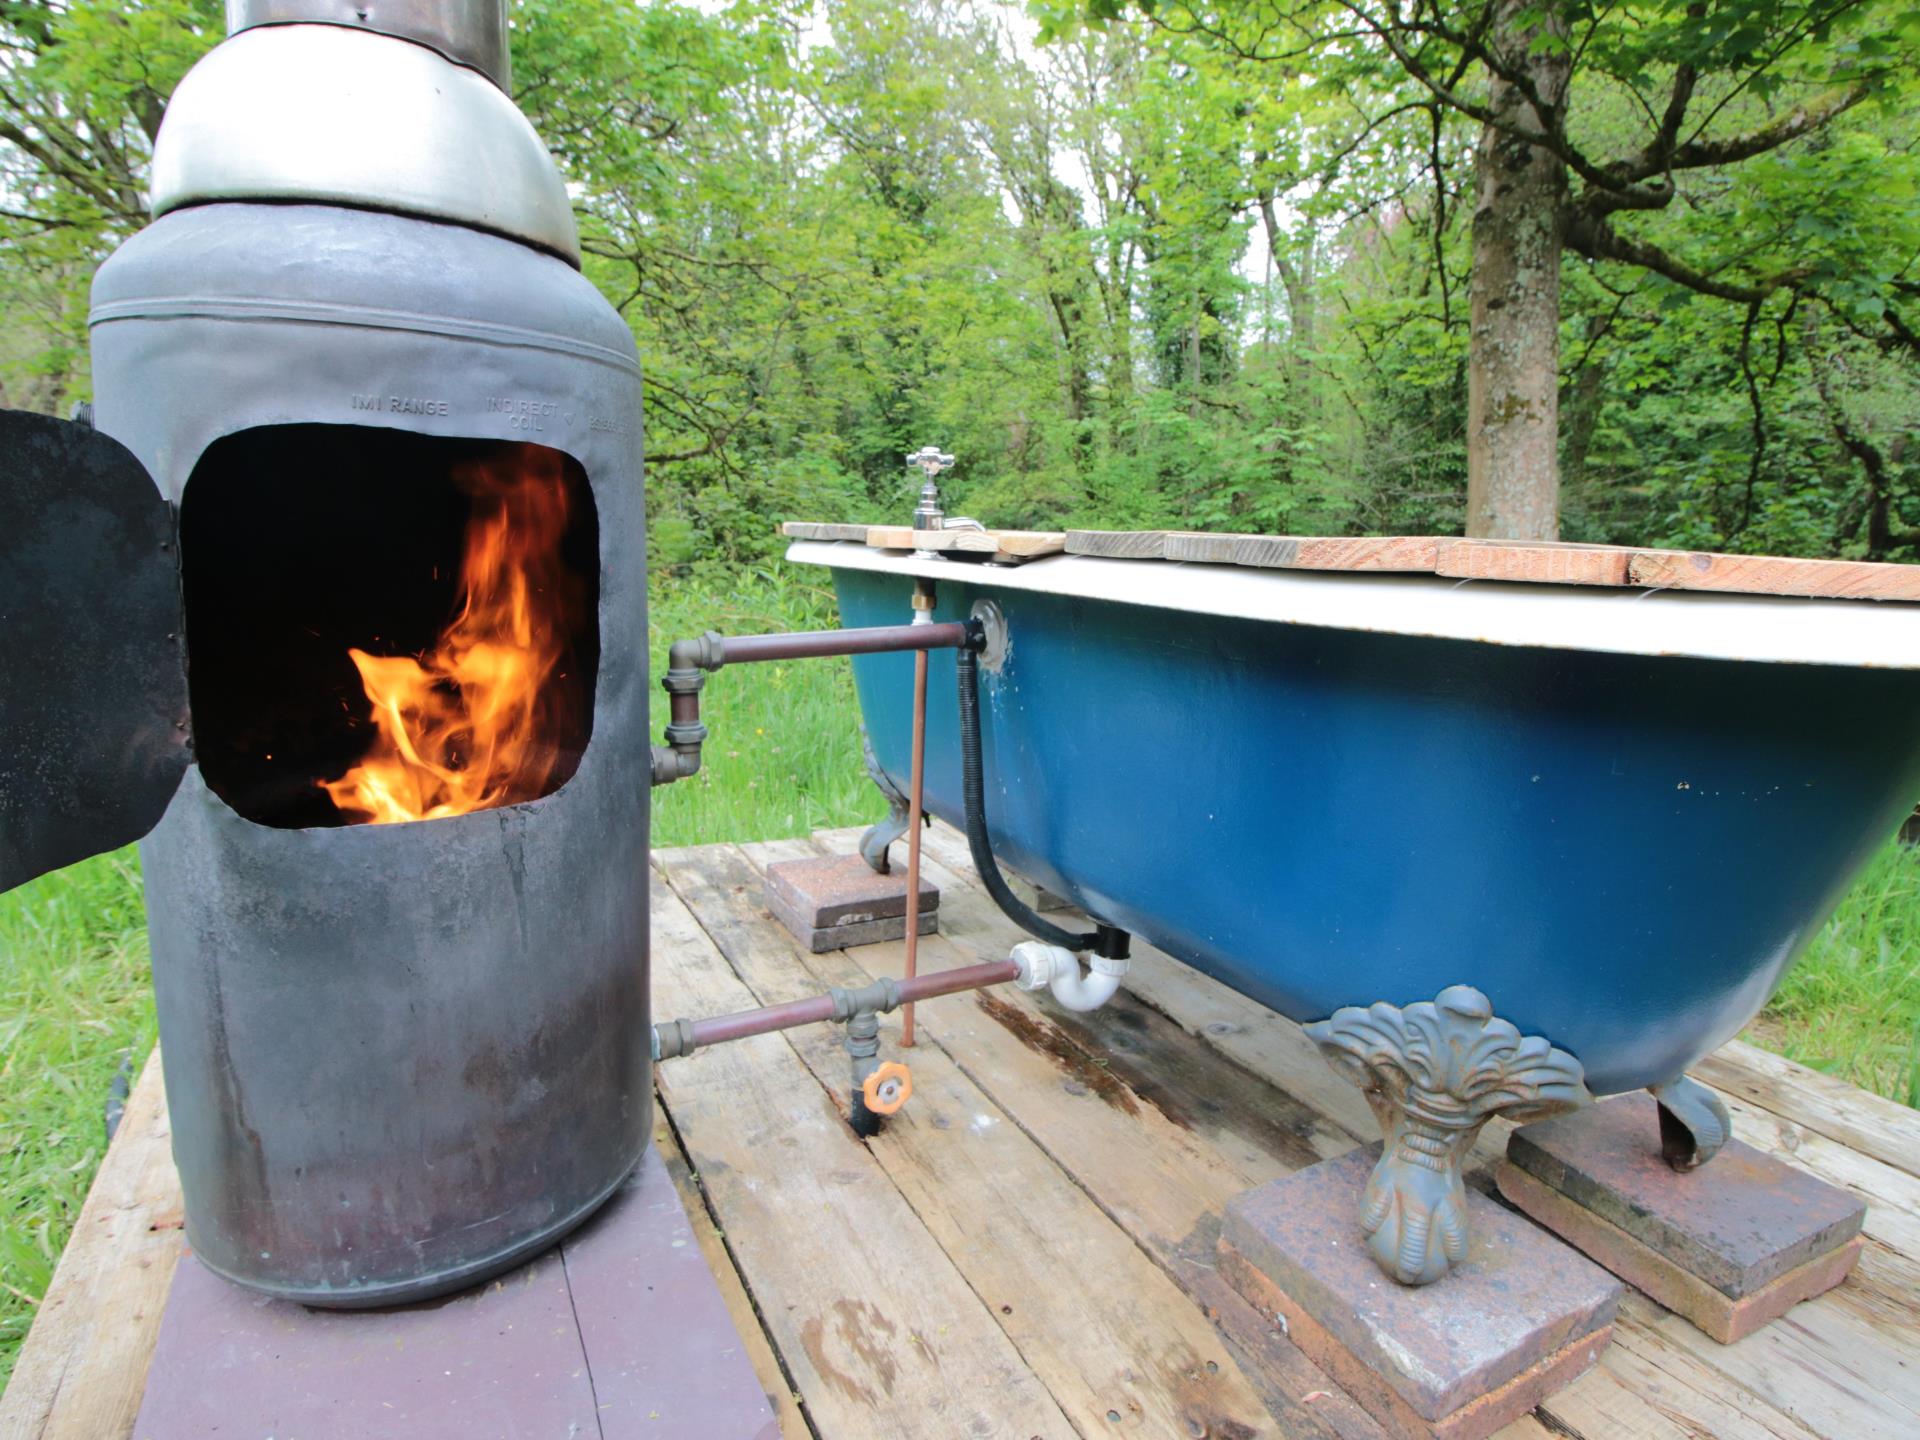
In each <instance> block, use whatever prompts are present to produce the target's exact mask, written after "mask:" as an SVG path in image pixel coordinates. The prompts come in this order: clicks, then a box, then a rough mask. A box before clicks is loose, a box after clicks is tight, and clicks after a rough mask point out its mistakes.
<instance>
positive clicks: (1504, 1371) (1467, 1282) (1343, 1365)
mask: <svg viewBox="0 0 1920 1440" xmlns="http://www.w3.org/2000/svg"><path fill="white" fill-rule="evenodd" d="M1378 1155H1379V1146H1377V1145H1374V1146H1367V1147H1363V1148H1361V1149H1359V1150H1355V1151H1352V1152H1350V1153H1348V1154H1346V1155H1342V1156H1340V1157H1339V1158H1338V1159H1334V1160H1325V1161H1322V1162H1321V1163H1320V1164H1318V1165H1314V1166H1312V1167H1310V1168H1308V1169H1306V1170H1302V1171H1299V1172H1298V1173H1296V1174H1293V1175H1289V1176H1287V1177H1286V1178H1285V1179H1282V1180H1275V1181H1272V1182H1271V1183H1269V1184H1266V1185H1262V1186H1260V1187H1259V1188H1257V1189H1254V1190H1249V1191H1248V1192H1246V1193H1245V1194H1244V1195H1240V1196H1238V1197H1236V1198H1235V1199H1234V1200H1233V1201H1232V1202H1231V1203H1230V1204H1229V1205H1228V1206H1227V1213H1226V1223H1225V1225H1224V1227H1223V1228H1222V1230H1221V1235H1220V1266H1221V1270H1222V1273H1223V1274H1225V1275H1226V1277H1227V1279H1228V1280H1229V1281H1230V1282H1231V1283H1232V1285H1233V1287H1234V1288H1235V1289H1236V1290H1238V1291H1239V1292H1240V1293H1241V1295H1242V1296H1244V1297H1245V1298H1246V1299H1247V1300H1248V1301H1249V1302H1250V1303H1251V1304H1253V1305H1254V1306H1255V1308H1257V1309H1259V1310H1260V1311H1261V1312H1263V1313H1264V1314H1268V1315H1274V1316H1277V1317H1278V1318H1279V1319H1280V1320H1281V1321H1282V1322H1283V1323H1284V1325H1285V1327H1286V1330H1287V1333H1288V1335H1289V1336H1290V1337H1291V1339H1292V1340H1293V1342H1294V1344H1296V1345H1297V1346H1299V1347H1300V1349H1301V1351H1302V1352H1304V1353H1305V1354H1306V1356H1307V1357H1308V1358H1309V1359H1311V1360H1312V1361H1313V1362H1314V1363H1315V1364H1317V1365H1318V1366H1320V1368H1321V1369H1323V1370H1325V1371H1326V1372H1327V1373H1328V1375H1330V1376H1332V1377H1333V1379H1334V1380H1335V1381H1337V1382H1338V1383H1339V1384H1340V1386H1341V1388H1342V1389H1344V1390H1345V1391H1346V1392H1347V1393H1348V1394H1349V1395H1351V1396H1352V1397H1353V1399H1354V1400H1355V1401H1356V1402H1357V1403H1358V1404H1359V1405H1360V1406H1361V1407H1362V1408H1364V1409H1365V1410H1367V1411H1368V1413H1370V1414H1371V1415H1372V1416H1373V1417H1374V1418H1375V1419H1376V1420H1378V1421H1379V1422H1380V1424H1381V1425H1382V1426H1383V1427H1384V1428H1385V1429H1386V1431H1387V1432H1388V1434H1390V1435H1392V1436H1395V1437H1397V1440H1428V1437H1439V1440H1481V1437H1484V1436H1487V1435H1491V1434H1492V1433H1493V1432H1494V1431H1496V1430H1498V1429H1500V1427H1501V1426H1503V1425H1506V1424H1509V1423H1510V1422H1512V1421H1513V1420H1515V1419H1517V1418H1518V1417H1520V1416H1521V1415H1524V1414H1526V1413H1527V1412H1528V1411H1529V1410H1531V1409H1533V1408H1534V1407H1535V1406H1536V1405H1538V1404H1539V1403H1540V1402H1541V1401H1542V1400H1544V1399H1546V1397H1547V1396H1549V1395H1551V1394H1553V1393H1554V1392H1555V1391H1556V1390H1559V1389H1560V1388H1561V1387H1562V1386H1564V1385H1566V1384H1567V1383H1569V1382H1570V1381H1572V1380H1573V1379H1575V1378H1576V1377H1578V1376H1579V1375H1581V1374H1583V1373H1585V1372H1586V1371H1587V1370H1588V1369H1589V1368H1590V1367H1591V1366H1592V1365H1593V1363H1594V1361H1595V1360H1596V1359H1597V1358H1598V1357H1599V1355H1600V1352H1601V1351H1602V1350H1604V1349H1606V1347H1607V1342H1608V1341H1609V1340H1610V1339H1611V1338H1612V1336H1613V1318H1614V1314H1615V1311H1616V1310H1617V1308H1618V1306H1619V1302H1620V1295H1621V1286H1620V1283H1619V1282H1618V1281H1617V1280H1615V1279H1614V1278H1613V1277H1612V1276H1610V1275H1608V1274H1607V1273H1606V1271H1604V1270H1602V1269H1601V1268H1600V1267H1599V1266H1597V1265H1595V1264H1594V1263H1593V1262H1592V1261H1590V1260H1588V1259H1586V1258H1585V1257H1584V1256H1582V1255H1581V1254H1580V1253H1579V1252H1578V1251H1576V1250H1574V1249H1572V1248H1571V1247H1570V1246H1567V1245H1564V1244H1562V1243H1561V1242H1560V1241H1558V1240H1556V1239H1554V1237H1553V1236H1551V1235H1549V1234H1547V1233H1546V1232H1545V1231H1543V1230H1541V1229H1540V1228H1539V1227H1538V1226H1535V1225H1533V1224H1531V1223H1530V1222H1529V1221H1527V1220H1526V1219H1525V1218H1524V1217H1522V1216H1519V1215H1515V1214H1513V1213H1512V1212H1511V1211H1509V1210H1506V1209H1504V1208H1503V1207H1501V1206H1500V1205H1497V1204H1495V1203H1494V1202H1493V1201H1491V1200H1488V1199H1486V1198H1485V1197H1484V1196H1481V1195H1479V1194H1476V1193H1474V1192H1473V1191H1469V1192H1468V1193H1467V1211H1468V1219H1469V1224H1470V1230H1471V1240H1470V1248H1469V1250H1468V1254H1467V1259H1466V1262H1465V1263H1464V1264H1461V1265H1456V1266H1455V1267H1454V1268H1453V1270H1452V1272H1451V1273H1450V1274H1448V1275H1447V1276H1446V1278H1445V1279H1443V1280H1441V1281H1439V1282H1438V1283H1436V1284H1433V1285H1426V1286H1420V1287H1408V1286H1404V1285H1399V1284H1396V1283H1395V1282H1394V1281H1392V1280H1390V1279H1388V1278H1387V1276H1385V1275H1384V1274H1382V1273H1381V1271H1380V1269H1379V1267H1378V1266H1377V1265H1375V1263H1374V1261H1373V1258H1372V1256H1371V1255H1369V1254H1368V1252H1367V1247H1366V1244H1365V1240H1364V1237H1363V1236H1362V1235H1361V1233H1360V1224H1359V1220H1358V1218H1357V1215H1358V1211H1359V1205H1360V1194H1361V1191H1362V1189H1363V1188H1364V1187H1365V1185H1366V1182H1367V1175H1368V1173H1369V1172H1370V1171H1371V1170H1372V1169H1373V1163H1374V1161H1375V1159H1376V1158H1378Z"/></svg>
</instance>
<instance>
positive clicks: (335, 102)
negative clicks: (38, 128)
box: [152, 0, 580, 268]
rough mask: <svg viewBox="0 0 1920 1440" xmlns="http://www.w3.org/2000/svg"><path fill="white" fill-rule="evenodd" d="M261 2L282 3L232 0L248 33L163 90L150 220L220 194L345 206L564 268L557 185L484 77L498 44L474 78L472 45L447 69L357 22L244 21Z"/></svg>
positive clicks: (568, 250)
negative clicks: (420, 221) (501, 245)
mask: <svg viewBox="0 0 1920 1440" xmlns="http://www.w3.org/2000/svg"><path fill="white" fill-rule="evenodd" d="M494 3H495V7H496V8H497V0H494ZM275 7H277V8H282V9H291V8H292V0H233V3H232V7H231V16H232V18H233V19H234V21H235V23H236V24H240V23H244V24H245V25H246V26H247V27H248V28H243V29H241V30H240V31H239V33H237V34H235V35H233V36H232V37H231V38H230V39H228V40H226V41H225V42H223V43H222V44H220V45H218V46H216V47H215V48H214V49H213V50H212V51H211V52H209V53H208V54H207V55H206V56H205V57H204V58H202V60H201V61H200V63H199V64H198V65H196V66H194V67H193V69H192V70H191V71H190V72H188V74H187V76H186V78H185V79H183V80H182V81H181V82H180V84H179V86H178V88H176V89H175V91H174V93H173V98H172V99H171V100H170V101H169V102H168V105H167V117H166V120H165V122H164V123H163V124H162V125H161V127H160V136H159V139H158V140H157V141H156V142H155V144H154V150H153V201H152V208H153V213H154V215H155V216H156V217H158V216H161V215H165V214H166V213H168V212H169V211H172V210H178V209H181V208H182V207H184V206H188V205H197V204H206V203H209V202H213V201H221V200H292V201H311V202H318V203H322V204H336V205H350V206H355V207H358V208H361V209H368V210H386V211H391V212H393V213H396V214H401V215H417V216H421V217H424V218H426V219H430V220H450V221H453V222H455V223H457V224H461V225H471V226H473V227H475V228H476V229H480V230H490V231H493V232H494V233H495V234H499V235H505V236H508V237H510V238H512V239H515V240H521V241H524V242H526V243H527V244H530V245H534V246H537V247H539V248H540V249H542V250H546V251H549V252H551V253H553V254H555V255H558V256H559V257H560V258H562V259H563V260H565V261H567V262H568V263H569V264H571V265H573V266H574V267H575V268H578V267H579V264H580V236H579V232H578V230H577V229H576V228H575V226H574V219H573V206H572V202H571V201H570V200H569V198H568V196H567V187H566V184H565V182H564V181H563V180H562V179H561V178H560V172H559V170H558V169H556V168H555V166H554V163H553V158H552V156H550V155H549V154H548V153H547V148H546V146H545V145H543V144H542V143H541V141H540V137H539V136H538V135H537V134H535V133H534V129H533V126H532V125H531V124H529V123H528V121H527V118H526V116H524V115H522V114H521V113H520V112H519V110H518V109H516V108H515V107H514V103H513V101H512V100H510V99H508V98H507V94H506V92H505V91H504V90H502V89H501V88H500V86H499V85H498V84H496V83H495V78H502V79H503V78H504V76H505V73H506V60H505V53H506V52H505V46H504V43H503V44H502V45H501V46H500V52H499V53H500V58H499V61H498V66H497V76H495V78H489V77H490V76H493V75H494V74H495V72H494V71H489V70H484V69H483V68H476V67H477V66H479V65H480V63H481V58H484V57H481V56H480V52H479V51H475V52H474V53H475V54H476V57H478V58H476V59H475V61H474V62H472V63H460V62H458V61H457V60H455V59H449V58H447V55H446V54H445V53H444V52H442V51H441V49H440V48H439V47H438V46H432V45H430V44H429V43H428V42H426V41H424V40H423V41H420V42H419V43H414V42H413V41H411V40H406V39H396V38H393V36H391V35H388V34H384V33H379V32H377V31H375V30H374V29H373V28H372V26H371V24H369V25H368V26H366V27H350V26H348V25H345V24H335V23H332V22H321V23H314V24H293V23H269V22H267V21H265V20H261V19H257V18H253V19H249V18H248V17H249V16H251V15H253V13H254V12H255V11H256V10H263V9H269V8H275ZM425 8H431V7H425ZM466 8H472V9H475V10H479V9H484V8H486V7H484V6H473V7H466ZM368 13H369V14H370V15H371V14H372V13H373V11H372V10H371V9H369V10H368ZM502 35H503V36H504V31H502Z"/></svg>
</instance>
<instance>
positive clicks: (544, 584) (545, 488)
mask: <svg viewBox="0 0 1920 1440" xmlns="http://www.w3.org/2000/svg"><path fill="white" fill-rule="evenodd" d="M453 480H454V483H455V484H456V485H457V486H459V488H460V489H461V490H462V491H464V492H465V493H466V494H467V495H468V496H469V497H471V499H472V502H473V510H472V516H471V518H470V519H469V521H468V523H467V532H466V549H465V555H464V557H463V559H462V561H461V566H460V590H459V597H460V598H459V605H458V609H457V611H456V613H455V614H454V617H453V619H452V620H450V621H449V622H448V623H447V626H446V628H445V629H444V630H443V631H442V632H441V633H440V638H439V639H438V640H437V641H436V642H435V643H434V645H433V646H432V648H430V649H429V650H427V651H426V653H424V654H423V655H421V656H419V657H418V658H417V659H416V658H415V657H413V656H411V655H371V654H368V653H367V652H366V651H365V650H358V649H349V650H348V652H347V653H348V655H349V656H351V657H352V659H353V663H354V666H355V667H356V668H357V669H358V670H359V672H360V683H361V685H362V687H363V688H364V689H365V691H366V695H367V699H368V700H369V701H370V702H371V703H372V706H373V721H374V725H375V727H376V733H375V735H374V736H373V739H372V741H371V743H370V744H369V745H368V747H367V751H366V754H365V756H364V757H363V758H362V759H361V761H360V763H359V764H357V765H355V766H354V767H353V768H352V769H351V770H348V771H347V772H346V773H345V774H344V775H342V776H340V778H339V779H337V780H323V781H321V782H320V788H321V789H322V790H325V791H326V792H327V794H328V795H329V796H330V797H331V798H332V800H333V803H334V805H335V806H336V807H338V808H339V809H340V810H341V811H342V812H343V813H344V814H345V815H346V816H347V817H348V818H349V823H354V824H371V825H389V824H393V823H396V822H398V821H402V820H438V819H442V818H444V817H446V816H449V815H464V814H466V813H467V812H468V811H470V810H481V809H486V808H488V807H490V806H495V805H512V804H517V803H518V802H520V801H523V800H531V799H533V798H535V797H537V796H539V795H541V794H544V793H545V791H546V789H547V781H548V779H549V778H550V777H551V776H552V774H553V771H554V768H555V766H556V765H557V764H558V763H559V761H560V752H559V750H558V749H557V748H556V745H555V741H556V740H557V739H558V738H559V737H560V736H562V735H565V734H566V733H567V731H568V726H567V724H566V721H567V718H568V717H567V716H566V714H565V713H564V712H565V707H566V706H567V704H568V700H567V697H566V696H565V695H564V694H563V693H562V692H563V691H564V690H565V688H566V687H563V686H555V685H551V684H549V681H550V679H552V678H553V676H554V671H555V669H556V667H558V666H559V664H560V662H561V660H562V658H563V655H564V653H565V651H566V647H567V641H568V637H569V636H570V635H571V633H572V631H573V625H574V622H575V620H576V618H577V614H576V612H577V609H578V605H579V598H580V592H581V589H582V587H581V585H580V582H579V580H578V579H577V577H576V576H574V574H573V573H572V571H571V570H570V569H569V568H568V566H567V564H566V562H565V561H564V560H563V559H562V556H561V550H560V542H561V539H562V537H563V536H564V535H565V534H566V530H567V521H568V511H569V497H568V489H567V483H566V482H567V475H566V472H565V470H564V468H563V460H562V457H561V455H560V454H559V452H558V451H554V450H549V449H547V448H546V447H544V446H539V445H517V446H514V447H512V448H511V450H509V451H508V452H507V453H506V454H505V455H503V456H502V457H501V458H499V459H495V460H488V461H478V462H474V463H471V464H467V465H463V466H460V467H458V468H456V470H455V471H454V475H453Z"/></svg>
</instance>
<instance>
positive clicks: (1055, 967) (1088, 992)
mask: <svg viewBox="0 0 1920 1440" xmlns="http://www.w3.org/2000/svg"><path fill="white" fill-rule="evenodd" d="M1008 958H1009V959H1011V960H1012V961H1013V963H1014V964H1015V965H1017V966H1019V967H1020V973H1019V975H1017V976H1016V977H1015V978H1014V982H1013V983H1014V984H1015V986H1017V987H1018V988H1019V989H1022V990H1047V991H1050V992H1052V995H1053V998H1054V999H1055V1000H1056V1001H1058V1002H1059V1003H1060V1004H1061V1005H1062V1006H1063V1007H1064V1008H1066V1009H1068V1010H1083V1011H1084V1010H1098V1009H1099V1008H1100V1007H1101V1006H1102V1005H1104V1004H1106V1003H1107V1001H1109V1000H1111V999H1112V998H1113V993H1114V991H1116V990H1118V989H1119V988H1120V979H1121V977H1122V976H1124V975H1125V974H1126V973H1127V962H1126V961H1124V960H1109V959H1107V958H1106V957H1105V956H1101V955H1095V956H1093V957H1092V958H1091V959H1090V960H1089V961H1088V962H1087V963H1088V964H1089V966H1090V967H1091V969H1092V973H1091V974H1086V973H1083V972H1082V971H1081V969H1080V957H1079V956H1077V955H1075V954H1074V953H1073V952H1072V951H1071V950H1063V949H1062V948H1061V947H1060V946H1058V945H1049V944H1047V943H1046V942H1045V941H1043V940H1023V941H1022V942H1021V943H1020V944H1018V945H1016V946H1014V947H1013V954H1012V955H1011V956H1009V957H1008Z"/></svg>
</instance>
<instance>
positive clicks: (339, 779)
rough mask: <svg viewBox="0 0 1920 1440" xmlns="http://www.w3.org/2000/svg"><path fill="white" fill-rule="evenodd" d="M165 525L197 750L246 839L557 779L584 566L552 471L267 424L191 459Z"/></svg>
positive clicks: (589, 542) (585, 723)
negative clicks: (179, 582)
mask: <svg viewBox="0 0 1920 1440" xmlns="http://www.w3.org/2000/svg"><path fill="white" fill-rule="evenodd" d="M180 528H181V550H182V557H181V558H182V569H183V578H184V584H185V591H186V605H187V652H188V656H189V675H188V683H189V686H190V689H191V692H192V703H193V713H194V731H195V735H194V739H195V748H196V754H197V758H198V760H199V762H200V768H201V772H202V774H203V775H204V776H205V777H206V781H207V784H208V785H209V786H210V787H211V788H212V789H213V791H214V793H216V794H217V795H219V796H220V797H221V798H222V799H223V800H225V801H226V802H227V803H228V804H229V805H231V806H232V807H233V808H234V809H235V810H236V811H238V812H239V813H240V814H242V815H244V816H246V817H247V818H248V819H251V820H255V821H258V822H260V823H263V824H267V825H274V826H283V827H296V826H297V827H304V826H315V825H355V824H388V823H393V822H398V821H404V820H435V819H442V818H445V817H447V816H452V815H462V814H466V813H468V812H469V811H473V810H484V809H489V808H492V807H496V806H501V805H514V804H519V803H521V802H523V801H527V800H533V799H537V798H539V797H540V796H542V795H547V794H550V793H552V792H553V791H555V790H557V789H559V788H560V786H562V785H563V784H565V783H566V782H567V780H568V779H569V778H571V776H572V775H573V773H574V771H575V769H577V768H578V766H579V763H580V757H581V755H582V753H583V752H584V751H585V749H586V745H587V742H588V739H589V737H590V735H591V730H592V723H593V684H594V675H595V671H596V670H597V668H598V661H599V637H598V628H597V623H596V611H597V608H598V600H599V597H598V593H597V590H598V586H597V576H598V548H599V547H598V535H597V524H596V519H595V514H594V509H593V499H592V493H591V490H590V489H589V487H588V485H587V480H586V475H585V472H584V471H583V470H582V469H581V468H580V465H579V464H578V462H576V461H575V460H574V459H573V458H572V457H570V456H568V455H566V454H563V453H562V452H560V451H558V450H553V449H549V448H548V447H546V446H542V445H533V444H525V443H505V442H499V441H478V440H448V439H442V438H438V437H434V436H424V435H412V434H408V433H406V432H403V431H392V430H379V429H373V428H366V427H360V426H348V425H283V426H269V427H265V428H261V429H255V430H248V431H243V432H241V433H240V434H237V435H231V436H227V437H225V438H223V439H221V440H219V441H218V442H216V443H215V444H214V445H212V446H210V447H209V448H208V450H207V452H206V454H205V456H204V457H203V458H202V459H201V462H200V464H199V465H198V466H197V467H196V469H195V470H194V473H193V476H192V478H191V480H190V481H189V482H188V485H187V488H186V492H185V496H184V499H183V502H182V506H181V517H180Z"/></svg>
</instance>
